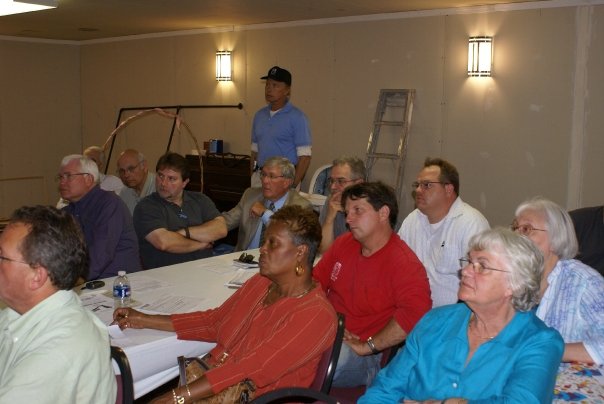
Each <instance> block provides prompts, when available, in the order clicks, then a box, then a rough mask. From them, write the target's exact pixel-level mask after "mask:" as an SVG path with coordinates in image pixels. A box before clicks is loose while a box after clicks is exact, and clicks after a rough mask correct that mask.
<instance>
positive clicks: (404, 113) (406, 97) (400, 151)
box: [365, 89, 415, 205]
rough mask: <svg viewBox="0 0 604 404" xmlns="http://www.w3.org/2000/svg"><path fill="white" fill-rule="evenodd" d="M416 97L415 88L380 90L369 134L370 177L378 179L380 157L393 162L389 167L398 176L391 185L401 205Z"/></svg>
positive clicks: (367, 160)
mask: <svg viewBox="0 0 604 404" xmlns="http://www.w3.org/2000/svg"><path fill="white" fill-rule="evenodd" d="M414 97H415V90H409V89H395V90H385V89H382V90H380V97H379V100H378V103H377V106H376V108H375V117H374V119H373V130H372V131H371V133H370V134H369V142H368V143H367V156H366V159H365V166H366V169H367V180H368V181H375V180H376V179H377V178H376V175H375V173H374V168H375V165H376V163H377V162H378V161H379V160H384V161H390V162H391V163H392V164H391V165H392V166H393V167H391V168H386V169H387V170H388V171H390V173H394V175H395V181H394V184H392V185H393V186H394V188H395V189H396V193H397V198H398V199H399V201H398V202H399V205H400V203H401V200H400V198H401V191H402V187H403V174H404V168H405V164H404V163H405V156H406V154H407V140H408V138H409V128H410V126H411V114H412V112H413V99H414ZM378 143H379V145H378ZM392 169H394V171H392Z"/></svg>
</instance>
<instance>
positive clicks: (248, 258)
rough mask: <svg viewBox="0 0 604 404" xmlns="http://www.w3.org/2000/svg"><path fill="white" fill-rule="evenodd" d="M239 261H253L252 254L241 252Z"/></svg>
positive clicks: (248, 262) (247, 262)
mask: <svg viewBox="0 0 604 404" xmlns="http://www.w3.org/2000/svg"><path fill="white" fill-rule="evenodd" d="M239 262H245V263H246V264H251V263H252V262H254V256H253V255H252V254H246V253H243V254H241V255H240V256H239Z"/></svg>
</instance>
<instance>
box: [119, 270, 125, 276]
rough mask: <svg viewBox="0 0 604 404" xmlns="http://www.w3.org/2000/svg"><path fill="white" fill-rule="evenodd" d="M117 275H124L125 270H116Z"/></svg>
mask: <svg viewBox="0 0 604 404" xmlns="http://www.w3.org/2000/svg"><path fill="white" fill-rule="evenodd" d="M117 276H126V271H118V272H117Z"/></svg>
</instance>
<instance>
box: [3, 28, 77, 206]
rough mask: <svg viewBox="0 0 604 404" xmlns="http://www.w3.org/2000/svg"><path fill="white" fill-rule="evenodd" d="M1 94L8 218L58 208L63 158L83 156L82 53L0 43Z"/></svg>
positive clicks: (66, 48)
mask: <svg viewBox="0 0 604 404" xmlns="http://www.w3.org/2000/svg"><path fill="white" fill-rule="evenodd" d="M0 88H1V89H2V90H1V92H0V217H5V216H7V215H10V213H11V212H12V211H13V210H14V209H15V208H16V207H18V206H21V205H24V204H34V203H51V201H54V202H56V197H57V194H56V190H55V188H56V183H55V182H54V175H55V174H56V173H57V172H58V165H59V162H60V158H61V157H62V156H63V155H66V154H69V153H74V152H79V151H81V138H82V136H81V112H80V102H81V100H80V49H79V47H78V46H73V45H62V44H46V43H44V44H42V43H27V42H16V41H4V40H0ZM23 177H27V178H28V179H21V178H23ZM29 177H32V178H29ZM7 179H11V180H10V181H7Z"/></svg>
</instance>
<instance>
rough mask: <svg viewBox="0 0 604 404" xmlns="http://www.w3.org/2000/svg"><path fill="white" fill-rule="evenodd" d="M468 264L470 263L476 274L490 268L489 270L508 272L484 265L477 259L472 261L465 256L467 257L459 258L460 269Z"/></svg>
mask: <svg viewBox="0 0 604 404" xmlns="http://www.w3.org/2000/svg"><path fill="white" fill-rule="evenodd" d="M468 265H471V266H472V270H473V271H474V273H477V274H482V273H484V271H485V270H487V269H488V270H490V271H497V272H507V273H509V272H510V271H506V270H504V269H497V268H489V267H485V266H484V265H482V264H481V263H480V262H478V261H472V260H471V259H470V258H467V257H466V258H460V259H459V267H460V269H463V268H465V267H467V266H468Z"/></svg>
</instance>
